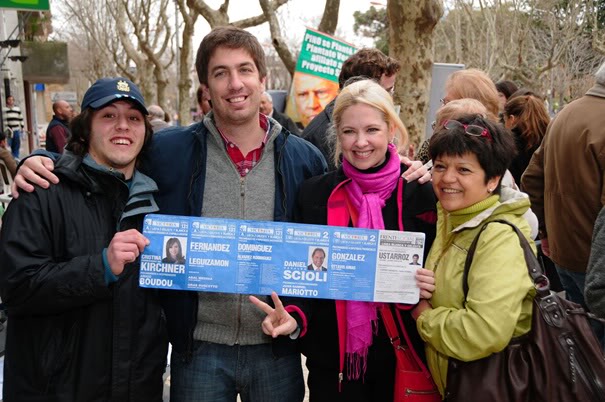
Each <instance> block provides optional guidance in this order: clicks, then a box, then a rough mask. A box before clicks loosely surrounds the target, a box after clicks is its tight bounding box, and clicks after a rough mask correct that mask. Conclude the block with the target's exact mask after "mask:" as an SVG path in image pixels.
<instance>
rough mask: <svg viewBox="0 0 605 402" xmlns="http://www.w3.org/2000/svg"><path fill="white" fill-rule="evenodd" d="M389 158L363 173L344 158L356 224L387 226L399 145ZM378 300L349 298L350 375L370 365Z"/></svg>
mask: <svg viewBox="0 0 605 402" xmlns="http://www.w3.org/2000/svg"><path fill="white" fill-rule="evenodd" d="M388 152H389V160H388V162H387V163H386V165H385V166H383V167H382V169H380V170H379V171H378V172H376V173H363V172H360V171H359V170H357V169H356V168H355V167H353V166H352V165H351V164H350V163H349V162H347V160H346V159H343V162H342V168H343V171H344V173H345V175H346V176H347V177H348V178H350V179H351V181H350V182H349V183H348V184H347V185H346V186H345V190H346V191H347V196H348V198H349V201H350V202H351V204H352V205H353V207H354V208H355V209H356V210H357V212H358V218H357V224H356V227H359V228H368V229H384V220H383V219H382V208H383V207H384V206H385V204H386V201H387V200H388V199H389V198H390V197H391V194H392V193H393V190H395V187H397V182H398V179H399V174H400V161H399V155H398V154H397V148H396V147H395V145H393V144H389V148H388ZM377 307H378V304H377V303H368V302H357V301H347V302H346V311H347V314H346V322H347V338H346V346H345V351H346V359H347V373H348V374H347V378H348V379H349V380H351V379H355V380H356V379H359V377H360V376H363V375H364V374H365V371H366V368H367V357H368V348H369V347H370V345H372V336H373V334H374V333H375V331H376V330H377V320H378V315H377Z"/></svg>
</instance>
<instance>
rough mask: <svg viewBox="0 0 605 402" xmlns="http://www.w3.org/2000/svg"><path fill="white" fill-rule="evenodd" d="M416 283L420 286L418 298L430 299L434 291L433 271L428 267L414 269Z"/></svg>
mask: <svg viewBox="0 0 605 402" xmlns="http://www.w3.org/2000/svg"><path fill="white" fill-rule="evenodd" d="M416 284H417V285H418V288H420V298H421V299H430V298H431V296H433V292H434V291H435V273H434V272H433V271H430V270H428V269H424V268H418V269H417V270H416Z"/></svg>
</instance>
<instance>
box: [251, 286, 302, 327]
mask: <svg viewBox="0 0 605 402" xmlns="http://www.w3.org/2000/svg"><path fill="white" fill-rule="evenodd" d="M271 299H272V300H273V304H274V305H275V308H273V307H271V306H270V305H268V304H267V303H265V302H263V301H260V300H259V299H258V298H257V297H254V296H250V301H251V302H252V303H253V304H254V305H255V306H256V307H258V308H259V309H260V310H262V311H264V312H265V313H267V317H265V319H264V320H263V324H262V327H263V332H264V333H265V334H266V335H269V336H271V337H273V338H277V337H278V336H280V335H290V334H291V333H293V332H294V331H296V328H297V327H298V324H297V323H296V320H295V319H294V317H292V316H291V315H290V313H288V312H287V311H286V309H285V308H284V305H283V303H282V302H281V300H280V299H279V296H277V293H275V292H272V293H271Z"/></svg>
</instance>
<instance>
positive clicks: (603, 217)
mask: <svg viewBox="0 0 605 402" xmlns="http://www.w3.org/2000/svg"><path fill="white" fill-rule="evenodd" d="M584 295H585V298H586V305H587V306H588V307H589V308H590V311H592V312H593V313H595V314H596V315H597V316H598V317H600V318H605V208H602V209H601V212H599V215H598V216H597V220H596V222H595V224H594V231H593V236H592V245H591V247H590V258H589V260H588V267H587V268H586V285H585V287H584Z"/></svg>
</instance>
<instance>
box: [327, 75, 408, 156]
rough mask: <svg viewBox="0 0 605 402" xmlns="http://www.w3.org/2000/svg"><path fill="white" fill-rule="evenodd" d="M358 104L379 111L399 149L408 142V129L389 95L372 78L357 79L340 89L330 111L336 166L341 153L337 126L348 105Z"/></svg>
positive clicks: (339, 124)
mask: <svg viewBox="0 0 605 402" xmlns="http://www.w3.org/2000/svg"><path fill="white" fill-rule="evenodd" d="M359 104H363V105H368V106H371V107H373V108H374V109H376V110H378V111H379V112H380V114H381V115H382V118H383V120H384V121H385V122H386V123H387V125H388V127H389V129H391V128H394V129H395V130H394V131H395V136H394V138H393V143H394V144H395V145H396V146H397V147H398V148H399V149H400V150H401V149H402V148H403V147H405V146H406V145H407V143H408V138H409V136H408V130H407V129H406V128H405V126H404V125H403V122H402V121H401V119H400V118H399V116H398V115H397V113H396V111H395V105H394V104H393V98H392V97H391V95H390V94H389V93H388V92H387V91H386V90H385V89H384V88H383V87H381V86H380V85H379V84H377V83H376V82H374V81H372V80H361V81H357V82H354V83H352V84H350V85H347V86H346V87H344V88H343V89H342V91H341V92H340V94H339V95H338V97H337V98H336V103H335V104H334V111H333V112H332V120H333V123H332V127H331V135H332V136H333V137H335V138H334V141H335V143H334V162H335V163H336V166H338V165H340V154H341V153H342V149H341V146H340V138H339V136H338V128H339V127H340V126H341V124H342V115H343V113H344V111H345V110H347V109H348V108H349V107H351V106H354V105H359Z"/></svg>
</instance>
